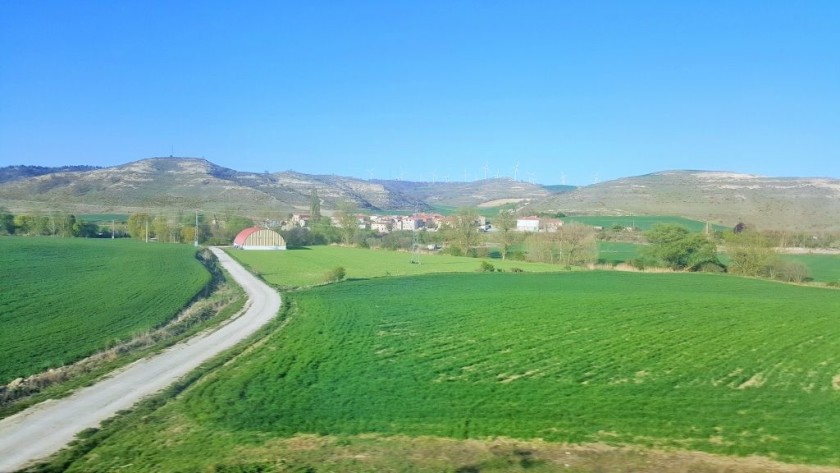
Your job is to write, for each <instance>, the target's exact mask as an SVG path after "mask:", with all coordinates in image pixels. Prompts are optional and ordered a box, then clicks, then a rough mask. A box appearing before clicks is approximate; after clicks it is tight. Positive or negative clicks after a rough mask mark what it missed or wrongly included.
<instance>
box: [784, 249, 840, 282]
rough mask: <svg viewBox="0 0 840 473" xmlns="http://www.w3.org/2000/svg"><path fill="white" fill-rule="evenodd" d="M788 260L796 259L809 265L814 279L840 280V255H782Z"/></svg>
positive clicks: (825, 280) (822, 280)
mask: <svg viewBox="0 0 840 473" xmlns="http://www.w3.org/2000/svg"><path fill="white" fill-rule="evenodd" d="M780 257H781V258H782V259H784V260H787V261H796V262H799V263H802V264H804V265H805V266H807V267H808V271H810V273H811V277H812V278H813V279H814V281H820V282H830V281H838V282H840V255H820V254H807V255H780Z"/></svg>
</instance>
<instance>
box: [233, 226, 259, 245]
mask: <svg viewBox="0 0 840 473" xmlns="http://www.w3.org/2000/svg"><path fill="white" fill-rule="evenodd" d="M260 230H262V227H250V228H246V229H245V230H242V231H241V232H239V235H236V238H234V239H233V244H234V245H235V246H242V245H244V244H245V240H247V239H248V237H249V236H251V235H253V234H254V233H256V232H258V231H260Z"/></svg>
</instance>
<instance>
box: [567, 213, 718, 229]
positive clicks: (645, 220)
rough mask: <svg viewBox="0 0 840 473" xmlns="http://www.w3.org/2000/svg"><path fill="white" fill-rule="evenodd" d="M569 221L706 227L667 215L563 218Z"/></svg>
mask: <svg viewBox="0 0 840 473" xmlns="http://www.w3.org/2000/svg"><path fill="white" fill-rule="evenodd" d="M563 220H564V221H567V222H580V223H583V224H585V225H592V226H600V227H604V229H606V230H609V229H611V228H612V227H613V226H615V225H621V226H622V227H632V226H635V227H636V228H638V229H640V230H642V231H647V230H650V229H651V228H652V227H653V226H654V225H656V224H660V223H661V224H673V225H681V226H683V227H685V228H686V229H688V230H689V231H692V232H702V231H704V230H705V229H706V222H700V221H698V220H691V219H688V218H683V217H671V216H666V215H636V216H632V215H622V216H613V217H610V216H601V215H580V216H571V217H566V218H563ZM717 230H721V231H723V230H729V228H728V227H723V226H720V225H714V224H713V225H712V231H717Z"/></svg>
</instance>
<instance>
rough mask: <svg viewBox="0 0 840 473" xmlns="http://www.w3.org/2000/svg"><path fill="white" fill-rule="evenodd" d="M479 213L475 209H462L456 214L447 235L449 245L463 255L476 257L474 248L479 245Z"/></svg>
mask: <svg viewBox="0 0 840 473" xmlns="http://www.w3.org/2000/svg"><path fill="white" fill-rule="evenodd" d="M477 220H478V212H477V211H476V210H475V209H474V208H470V207H462V208H460V209H458V210H457V211H456V212H455V215H454V216H453V220H452V224H451V225H450V227H449V229H448V231H447V235H448V240H449V243H450V244H451V245H452V246H453V247H454V248H457V249H458V251H460V252H461V254H463V255H472V256H475V249H474V247H475V246H476V245H478V242H479V239H480V236H479V233H478V224H477V223H476V221H477Z"/></svg>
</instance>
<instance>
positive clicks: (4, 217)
mask: <svg viewBox="0 0 840 473" xmlns="http://www.w3.org/2000/svg"><path fill="white" fill-rule="evenodd" d="M14 232H15V216H14V215H12V214H11V213H9V212H6V211H5V210H3V209H0V235H4V234H5V235H11V234H13V233H14Z"/></svg>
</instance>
